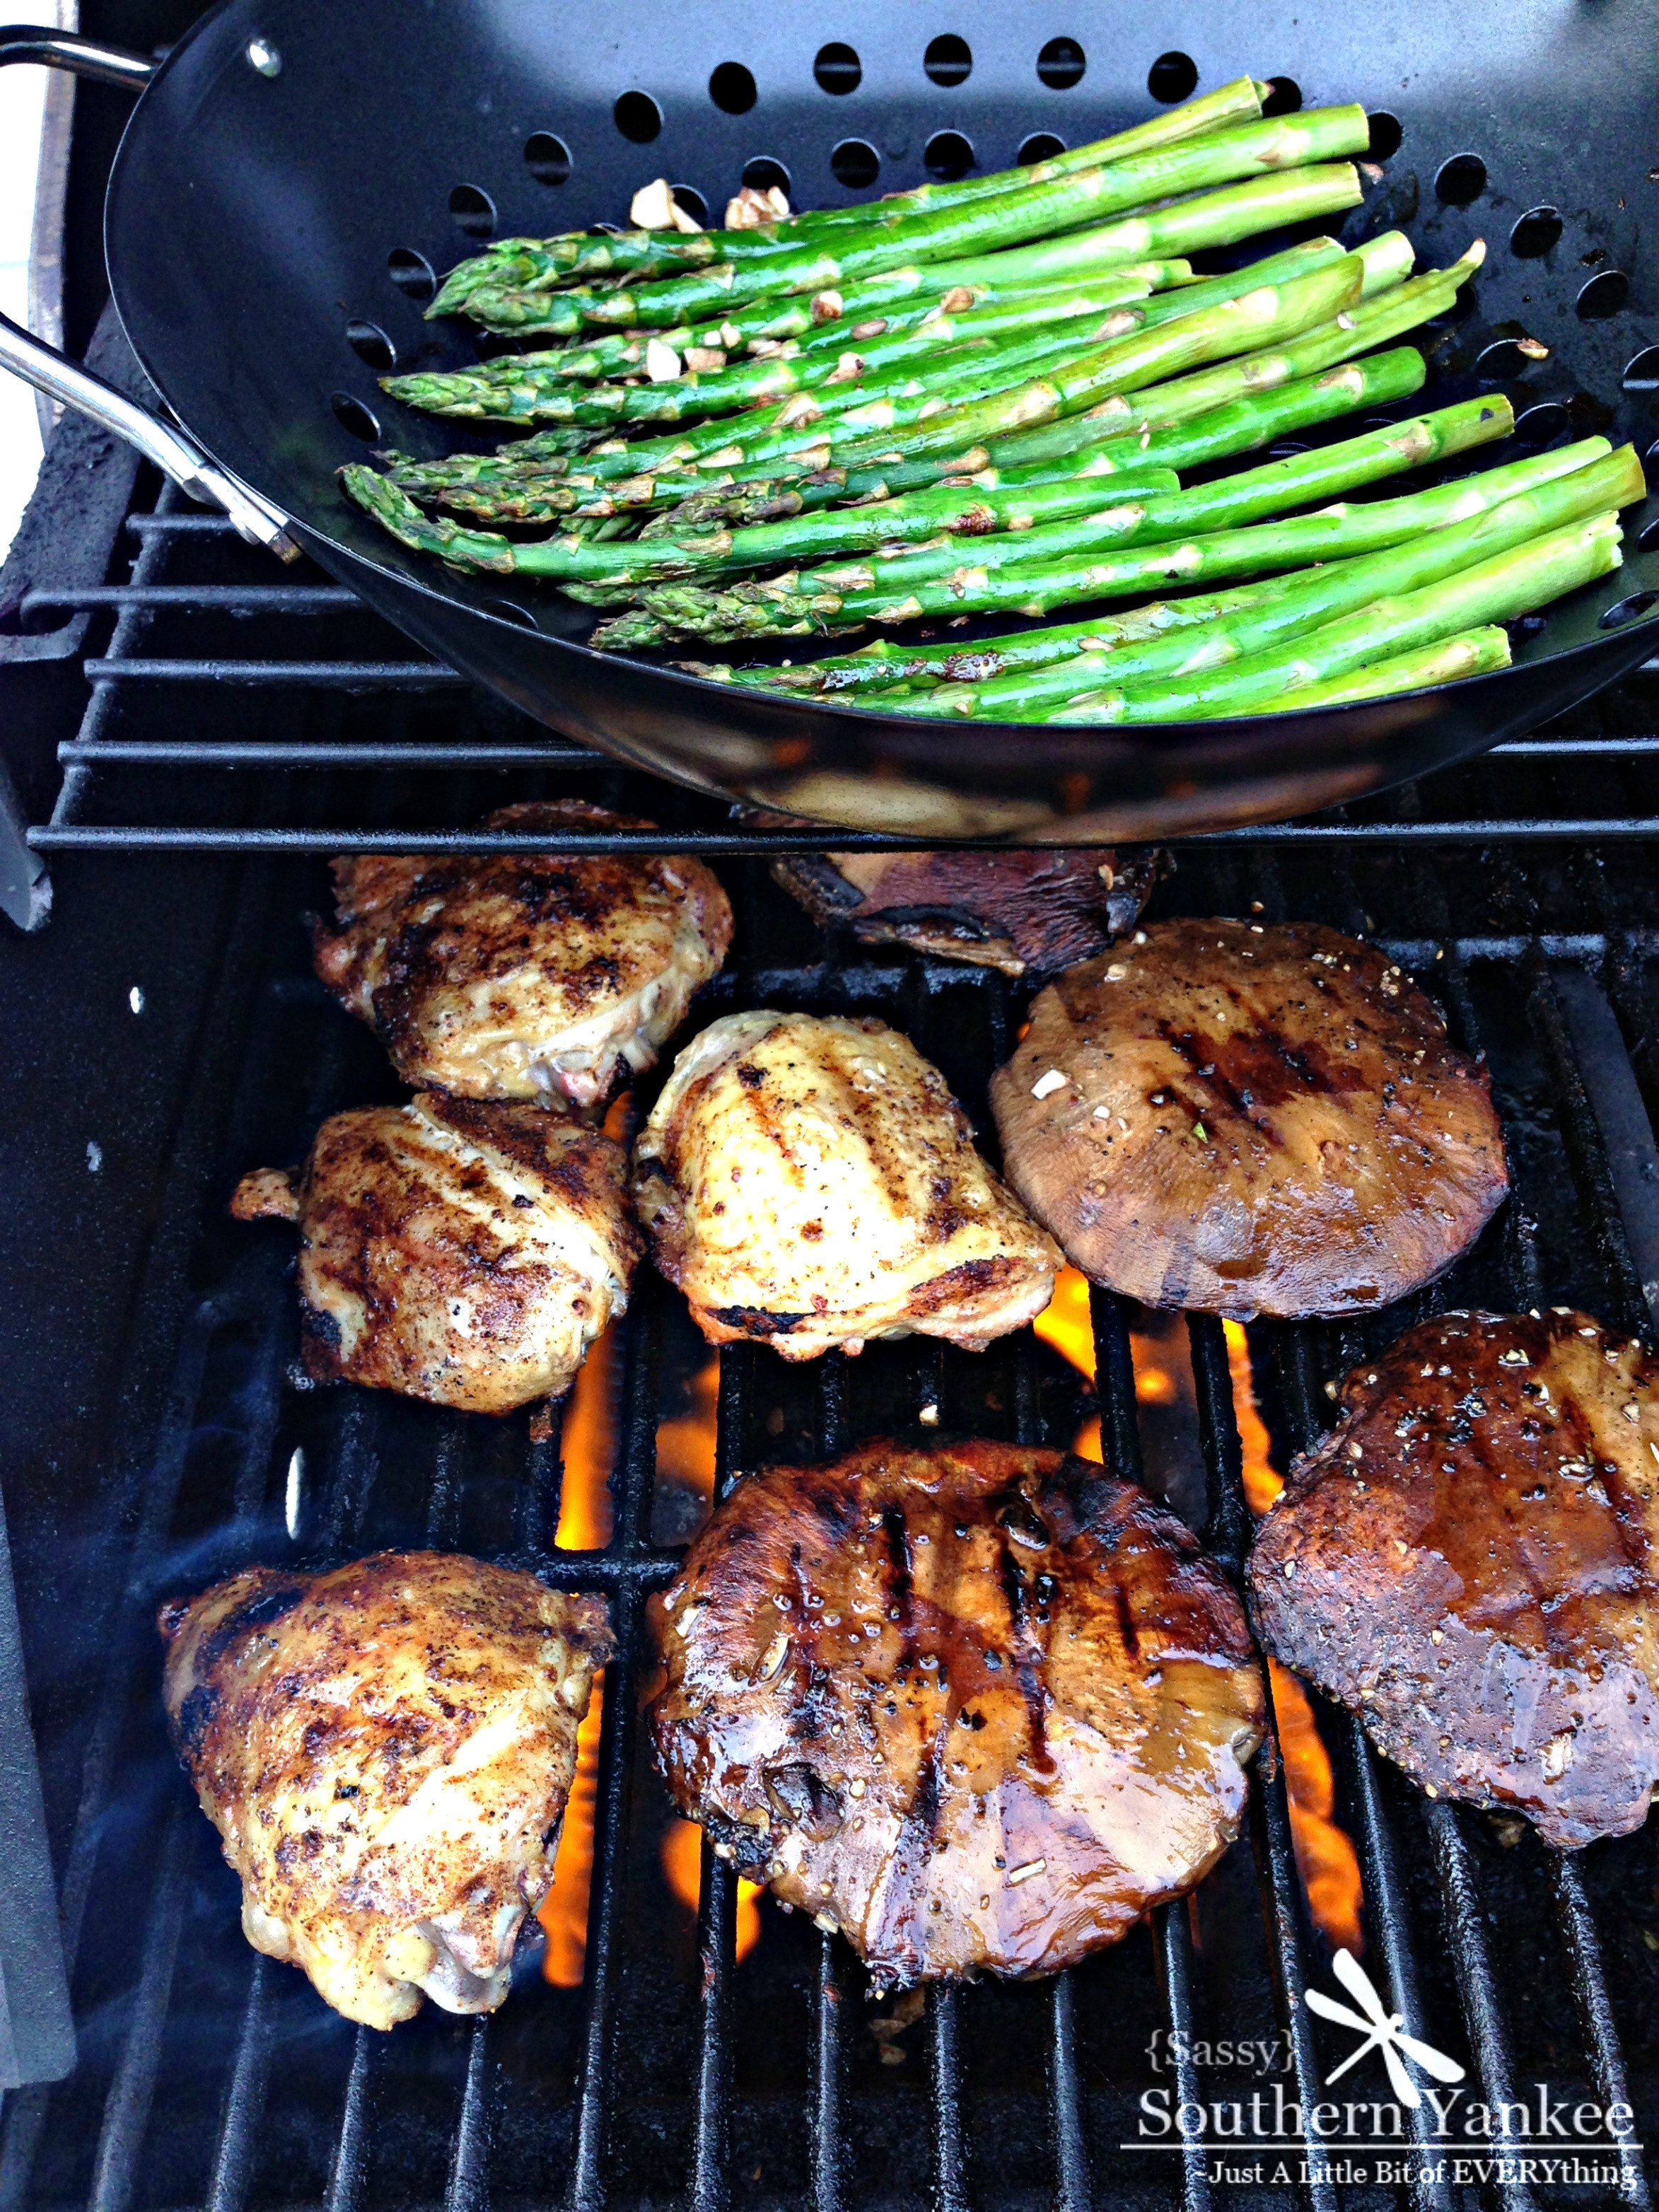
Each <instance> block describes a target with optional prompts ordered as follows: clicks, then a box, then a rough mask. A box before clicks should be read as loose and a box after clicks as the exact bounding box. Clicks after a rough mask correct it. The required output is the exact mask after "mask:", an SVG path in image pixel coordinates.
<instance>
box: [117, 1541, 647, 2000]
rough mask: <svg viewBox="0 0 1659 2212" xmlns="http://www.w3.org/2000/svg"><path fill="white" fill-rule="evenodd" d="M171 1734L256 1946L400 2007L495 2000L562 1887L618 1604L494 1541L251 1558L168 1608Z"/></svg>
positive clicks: (345, 1988)
mask: <svg viewBox="0 0 1659 2212" xmlns="http://www.w3.org/2000/svg"><path fill="white" fill-rule="evenodd" d="M159 1625H160V1627H161V1634H162V1636H163V1638H165V1639H166V1641H167V1668H166V1674H165V1677H164V1684H163V1690H164V1695H165V1698H166V1701H167V1718H168V1721H169V1723H170V1724H171V1727H172V1730H173V1741H174V1742H175V1743H176V1744H177V1746H178V1748H179V1756H180V1758H181V1759H183V1760H184V1763H185V1767H186V1769H187V1770H188V1771H189V1774H190V1778H191V1781H192V1782H193V1783H194V1784H196V1790H197V1796H199V1797H200V1799H201V1801H202V1808H203V1810H204V1812H205V1813H206V1814H207V1816H208V1818H209V1819H210V1820H211V1821H212V1822H213V1825H214V1826H215V1827H216V1828H217V1829H218V1831H219V1833H220V1835H221V1837H222V1838H223V1841H224V1847H225V1857H226V1858H227V1859H228V1861H229V1862H230V1863H231V1865H232V1866H233V1867H234V1869H235V1870H236V1872H237V1873H238V1875H240V1877H241V1881H242V1927H243V1929H244V1932H245V1933H246V1936H247V1939H248V1941H249V1942H250V1943H252V1946H253V1948H255V1950H257V1951H264V1952H265V1953H266V1954H268V1955H269V1956H270V1957H271V1958H273V1959H284V1960H289V1961H290V1962H291V1963H292V1964H293V1965H295V1966H301V1967H303V1968H304V1970H305V1972H307V1974H308V1975H309V1976H310V1977H311V1979H312V1981H313V1983H314V1984H315V1985H316V1987H317V1989H318V1990H319V1992H320V1993H321V1994H322V1996H324V1997H325V1998H326V1999H327V2001H328V2002H329V2003H330V2004H331V2005H332V2006H333V2007H334V2008H335V2009H336V2011H337V2012H343V2014H344V2015H345V2016H346V2018H347V2019H348V2020H357V2021H365V2022H366V2023H367V2024H368V2026H369V2027H392V2024H393V2023H394V2022H395V2021H400V2020H407V2019H408V2018H409V2016H410V2014H411V2013H413V2012H416V2011H418V2010H419V2008H420V2003H421V1997H422V1991H424V1992H425V1994H426V1995H427V1996H429V1997H431V1998H432V1999H433V2000H434V2002H435V2003H437V2004H440V2005H441V2006H442V2007H443V2008H444V2009H445V2010H446V2011H447V2012H490V2011H493V2010H494V2009H495V2007H496V2006H497V2005H498V2004H500V2003H501V2000H502V1999H503V1998H504V1997H505V1996H506V1995H507V1984H508V1979H509V1976H510V1973H511V1969H512V1960H513V1945H514V1944H515V1942H517V1940H518V1935H519V1930H520V1928H521V1927H522V1926H523V1924H524V1920H525V1917H526V1914H527V1913H529V1912H531V1911H533V1910H534V1908H535V1907H536V1906H537V1905H538V1904H539V1903H540V1901H541V1899H543V1897H544V1896H545V1894H546V1893H547V1889H548V1886H549V1884H550V1882H551V1881H552V1878H553V1858H554V1853H555V1851H556V1848H557V1844H558V1837H559V1826H560V1823H561V1822H562V1820H563V1818H564V1807H565V1799H566V1796H568V1792H569V1789H570V1778H571V1776H572V1774H573V1773H574V1771H575V1765H576V1730H577V1728H578V1726H579V1725H580V1721H581V1718H582V1716H583V1714H584V1713H585V1712H586V1711H587V1701H588V1696H589V1692H590V1691H591V1690H592V1682H593V1673H594V1669H595V1668H596V1667H599V1666H600V1665H602V1664H603V1662H605V1659H606V1658H607V1657H609V1656H610V1651H611V1637H610V1631H609V1628H608V1626H607V1623H606V1619H605V1607H604V1605H603V1603H602V1601H600V1600H599V1599H598V1598H592V1597H568V1596H565V1595H562V1594H561V1593H559V1592H558V1591H556V1590H550V1589H545V1588H544V1586H543V1585H542V1584H541V1583H538V1581H537V1580H536V1578H535V1577H534V1576H533V1575H526V1574H517V1573H513V1572H511V1571H508V1570H507V1569H505V1568H502V1567H494V1566H489V1565H486V1564H485V1563H484V1562H483V1561H482V1560H478V1559H447V1558H443V1557H441V1556H440V1555H439V1554H437V1553H432V1552H410V1553H397V1552H382V1553H377V1554H376V1555H375V1556H374V1558H372V1559H359V1560H356V1561H355V1562H354V1563H353V1564H352V1565H349V1566H344V1567H336V1568H335V1569H333V1570H332V1571H331V1572H329V1573H326V1574H320V1575H303V1574H285V1573H283V1572H281V1571H278V1570H276V1569H275V1568H270V1567H250V1568H248V1569H246V1571H244V1572H243V1573H241V1574H240V1575H233V1576H232V1577H231V1578H230V1579H229V1581H228V1582H222V1583H219V1584H218V1585H217V1587H216V1588H215V1589H210V1590H207V1591H205V1592H204V1594H203V1595H201V1596H200V1597H198V1598H195V1599H188V1600H187V1599H179V1600H177V1601H173V1603H171V1604H168V1605H165V1606H163V1607H162V1608H161V1617H160V1623H159Z"/></svg>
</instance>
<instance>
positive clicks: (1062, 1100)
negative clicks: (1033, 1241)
mask: <svg viewBox="0 0 1659 2212" xmlns="http://www.w3.org/2000/svg"><path fill="white" fill-rule="evenodd" d="M991 1104H992V1108H993V1109H994V1112H995V1115H996V1118H997V1127H999V1129H1000V1131H1001V1133H1002V1143H1003V1152H1004V1155H1005V1158H1006V1163H1007V1171H1008V1179H1009V1181H1010V1182H1012V1185H1013V1187H1014V1188H1015V1189H1016V1190H1017V1191H1018V1193H1019V1194H1020V1196H1021V1197H1022V1198H1023V1199H1024V1200H1025V1202H1026V1204H1027V1205H1028V1206H1030V1208H1031V1211H1032V1212H1034V1213H1035V1214H1036V1217H1037V1218H1038V1219H1039V1220H1040V1221H1042V1222H1043V1223H1044V1224H1046V1225H1047V1226H1048V1228H1049V1229H1051V1230H1052V1231H1054V1234H1055V1236H1056V1237H1059V1239H1060V1243H1062V1244H1063V1245H1064V1246H1065V1248H1066V1253H1067V1255H1068V1256H1069V1257H1070V1258H1071V1259H1072V1260H1073V1261H1074V1262H1075V1263H1076V1265H1077V1266H1078V1267H1080V1268H1081V1269H1082V1270H1083V1272H1084V1273H1085V1274H1086V1275H1089V1276H1091V1277H1092V1279H1094V1280H1095V1281H1096V1282H1097V1283H1104V1284H1107V1285H1109V1286H1110V1288H1112V1289H1113V1290H1115V1291H1123V1292H1125V1293H1127V1295H1128V1296H1129V1297H1135V1298H1139V1299H1141V1300H1143V1301H1144V1302H1145V1303H1146V1304H1148V1305H1153V1306H1185V1307H1188V1308H1189V1309H1196V1310H1199V1311H1200V1312H1205V1313H1222V1314H1229V1315H1231V1316H1235V1317H1237V1318H1238V1319H1248V1318H1249V1316H1251V1315H1252V1314H1258V1313H1264V1314H1278V1315H1285V1316H1295V1315H1304V1314H1338V1313H1350V1312H1355V1311H1364V1310H1369V1309H1370V1308H1372V1307H1375V1306H1381V1305H1386V1304H1389V1301H1390V1300H1391V1299H1394V1298H1398V1297H1404V1296H1405V1295H1406V1293H1407V1291H1414V1290H1417V1289H1419V1288H1420V1286H1421V1285H1423V1284H1425V1283H1426V1282H1430V1281H1431V1280H1432V1279H1433V1278H1434V1277H1435V1276H1436V1275H1437V1274H1439V1273H1441V1271H1442V1270H1443V1268H1445V1267H1449V1265H1450V1264H1451V1262H1452V1261H1454V1260H1455V1258H1456V1257H1457V1255H1458V1254H1459V1253H1460V1252H1462V1250H1463V1249H1465V1247H1466V1246H1467V1245H1468V1244H1470V1243H1473V1242H1474V1238H1475V1237H1476V1236H1477V1235H1478V1234H1479V1233H1480V1229H1481V1227H1482V1225H1484V1223H1485V1222H1486V1219H1487V1218H1488V1217H1489V1216H1490V1215H1491V1214H1492V1212H1493V1211H1494V1209H1495V1208H1496V1207H1497V1206H1498V1204H1499V1203H1500V1201H1501V1200H1502V1199H1503V1198H1504V1194H1505V1193H1506V1191H1507V1189H1508V1188H1509V1184H1508V1176H1507V1171H1506V1169H1505V1165H1504V1139H1503V1133H1502V1131H1501V1130H1500V1128H1499V1127H1498V1117H1497V1115H1496V1114H1495V1113H1494V1111H1493V1109H1492V1096H1491V1086H1490V1085H1489V1084H1488V1081H1487V1079H1486V1071H1485V1069H1484V1068H1483V1067H1481V1066H1478V1065H1477V1064H1476V1063H1475V1062H1474V1060H1470V1059H1469V1058H1468V1056H1467V1055H1466V1054H1462V1053H1460V1052H1457V1051H1455V1049H1454V1048H1452V1047H1451V1046H1450V1045H1449V1044H1448V1043H1447V1042H1446V1025H1445V1023H1444V1022H1443V1019H1442V1018H1441V1016H1440V1014H1439V1012H1438V1011H1437V1008H1436V1007H1435V1006H1433V1005H1431V1002H1430V1001H1429V1000H1427V999H1426V998H1425V997H1424V995H1423V994H1422V993H1421V992H1420V991H1419V990H1418V989H1417V987H1415V985H1414V984H1413V982H1412V981H1411V979H1410V978H1409V977H1408V976H1407V975H1402V974H1401V971H1400V969H1397V968H1395V967H1394V966H1392V965H1391V964H1390V963H1389V961H1388V960H1387V959H1386V958H1385V957H1383V954H1382V953H1380V952H1379V951H1376V949H1375V947H1373V946H1371V945H1361V944H1358V943H1357V942H1356V941H1355V940H1354V939H1352V938H1348V937H1342V936H1340V935H1339V934H1338V933H1337V932H1336V931H1334V930H1331V929H1323V928H1321V927H1317V926H1316V925H1314V924H1309V923H1297V924H1293V925H1291V926H1289V927H1282V928H1281V927H1273V928H1269V927H1255V926H1254V925H1246V924H1244V923H1242V922H1237V921H1166V922H1158V923H1155V924H1153V925H1152V927H1149V928H1147V929H1145V930H1141V931H1139V932H1137V933H1136V935H1135V938H1134V941H1133V943H1132V944H1127V945H1115V946H1114V948H1113V949H1112V951H1110V952H1109V953H1103V954H1102V955H1101V956H1100V957H1098V958H1097V959H1094V960H1091V961H1087V962H1085V963H1084V964H1083V965H1082V966H1081V967H1079V968H1073V969H1068V970H1067V971H1066V974H1065V975H1061V976H1060V977H1058V978H1057V979H1056V980H1055V981H1054V982H1053V983H1051V984H1050V985H1049V986H1048V988H1047V989H1046V990H1045V991H1043V992H1042V993H1040V994H1039V995H1038V997H1037V998H1036V1001H1035V1003H1034V1004H1033V1006H1032V1008H1031V1021H1030V1029H1029V1030H1028V1031H1027V1032H1026V1035H1025V1036H1024V1040H1023V1041H1022V1042H1021V1044H1020V1046H1019V1048H1018V1051H1017V1052H1016V1053H1015V1054H1014V1056H1013V1058H1012V1060H1010V1061H1009V1062H1008V1064H1007V1066H1006V1067H1001V1068H999V1069H998V1071H997V1073H996V1074H995V1075H994V1077H993V1079H992V1082H991Z"/></svg>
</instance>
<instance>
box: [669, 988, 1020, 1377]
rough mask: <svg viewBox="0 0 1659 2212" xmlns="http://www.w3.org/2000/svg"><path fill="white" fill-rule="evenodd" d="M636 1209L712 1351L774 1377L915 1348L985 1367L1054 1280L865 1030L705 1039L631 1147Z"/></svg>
mask: <svg viewBox="0 0 1659 2212" xmlns="http://www.w3.org/2000/svg"><path fill="white" fill-rule="evenodd" d="M634 1195H635V1203H636V1205H637V1206H638V1207H639V1210H640V1213H641V1218H643V1219H644V1221H645V1223H646V1225H647V1228H648V1229H649V1230H650V1231H651V1237H652V1241H653V1247H654V1249H655V1254H656V1259H657V1264H658V1266H659V1267H660V1268H661V1269H662V1271H663V1273H665V1275H666V1276H667V1277H668V1279H669V1280H670V1281H671V1282H672V1283H677V1284H678V1285H679V1287H680V1289H681V1290H683V1291H684V1293H685V1295H686V1297H688V1298H689V1299H690V1304H691V1310H692V1314H693V1316H694V1317H695V1319H696V1323H697V1326H698V1327H699V1328H701V1329H702V1333H703V1334H704V1335H705V1336H706V1337H707V1338H708V1340H709V1341H710V1342H711V1343H714V1344H725V1343H731V1342H734V1341H736V1340H739V1339H742V1338H744V1337H758V1338H761V1339H763V1340H766V1341H768V1342H769V1343H770V1344H771V1345H772V1346H773V1347H774V1349H775V1351H777V1352H781V1353H782V1355H783V1357H784V1358H786V1359H812V1358H817V1355H818V1354H819V1353H820V1352H827V1351H829V1350H830V1349H831V1348H832V1347H834V1346H840V1347H841V1348H842V1350H844V1351H847V1352H861V1351H862V1350H863V1349H864V1346H865V1343H866V1340H867V1339H869V1338H871V1337H890V1336H908V1335H909V1334H911V1333H912V1331H919V1332H920V1333H921V1334H923V1335H926V1336H942V1337H945V1339H947V1340H949V1341H950V1342H951V1343H952V1344H957V1345H962V1346H965V1347H966V1348H967V1349H969V1350H970V1351H979V1350H982V1349H983V1347H984V1346H985V1345H987V1343H988V1342H989V1341H990V1340H991V1339H992V1338H993V1337H996V1336H1002V1335H1005V1334H1006V1333H1007V1332H1008V1331H1009V1330H1010V1329H1014V1328H1020V1327H1021V1326H1022V1325H1023V1324H1024V1322H1028V1321H1030V1320H1031V1319H1033V1318H1034V1316H1036V1315H1037V1314H1039V1313H1041V1312H1042V1309H1043V1308H1044V1307H1045V1306H1046V1305H1047V1304H1048V1300H1049V1297H1050V1296H1051V1294H1052V1291H1053V1288H1054V1276H1055V1274H1056V1273H1058V1271H1059V1268H1060V1254H1059V1252H1058V1251H1057V1249H1055V1247H1054V1245H1053V1244H1052V1243H1050V1242H1049V1240H1048V1237H1045V1236H1044V1235H1043V1233H1042V1231H1041V1230H1040V1229H1039V1228H1038V1227H1037V1226H1036V1224H1035V1223H1034V1222H1033V1221H1032V1220H1031V1219H1030V1218H1029V1216H1028V1215H1027V1214H1026V1213H1025V1212H1024V1210H1023V1209H1022V1208H1021V1207H1020V1206H1018V1205H1017V1204H1016V1203H1015V1201H1014V1200H1012V1198H1011V1197H1010V1196H1009V1195H1008V1193H1007V1192H1006V1190H1005V1189H1004V1188H1003V1187H1002V1185H1001V1183H1000V1182H998V1180H997V1178H996V1177H995V1176H994V1175H993V1174H992V1173H991V1170H989V1168H987V1166H986V1164H985V1163H984V1161H983V1160H982V1159H981V1158H980V1156H979V1154H978V1153H977V1152H975V1150H974V1147H973V1143H972V1139H971V1133H970V1131H969V1127H968V1122H967V1119H966V1117H965V1116H964V1115H963V1112H962V1109H961V1108H960V1107H959V1106H958V1105H957V1103H956V1101H955V1100H954V1099H953V1098H952V1097H951V1093H950V1091H949V1090H948V1089H947V1087H946V1085H945V1079H944V1077H943V1076H942V1075H941V1074H940V1073H939V1070H938V1069H937V1068H936V1067H934V1066H932V1065H931V1064H930V1063H929V1062H928V1061H927V1060H924V1059H923V1058H922V1057H921V1054H920V1053H919V1052H918V1051H917V1050H916V1048H915V1046H914V1045H913V1044H912V1043H911V1042H910V1041H909V1039H908V1037H903V1036H900V1035H899V1034H898V1032H897V1031H896V1030H890V1029H889V1028H888V1027H887V1025H886V1024H885V1023H884V1022H878V1021H868V1020H866V1021H852V1020H848V1019H846V1018H843V1017H842V1016H839V1015H831V1016H824V1017H819V1016H815V1015H811V1014H778V1013H770V1012H753V1013H744V1014H727V1015H726V1016H724V1017H723V1018H721V1019H720V1021H717V1022H715V1023H714V1024H713V1025H712V1026H711V1027H710V1028H708V1029H706V1030H704V1031H703V1032H702V1036H698V1037H696V1038H694V1039H693V1040H692V1042H691V1043H690V1044H689V1045H688V1046H687V1047H686V1048H685V1050H684V1052H683V1053H681V1054H680V1056H679V1058H678V1060H676V1062H675V1063H674V1070H673V1073H672V1074H671V1076H670V1077H669V1079H668V1081H667V1083H666V1084H665V1086H664V1088H663V1091H662V1095H661V1097H659V1099H658V1101H657V1103H656V1106H655V1108H654V1109H653V1112H652V1115H651V1118H650V1120H649V1121H647V1124H646V1126H645V1128H644V1129H643V1130H642V1131H641V1135H640V1139H639V1143H638V1145H637V1146H636V1148H635V1164H634Z"/></svg>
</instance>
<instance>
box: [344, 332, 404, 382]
mask: <svg viewBox="0 0 1659 2212" xmlns="http://www.w3.org/2000/svg"><path fill="white" fill-rule="evenodd" d="M345 334H346V343H347V344H348V345H349V347H350V348H351V350H352V351H353V353H355V354H356V356H357V358H358V360H359V361H361V362H366V363H367V365H368V367H369V368H373V369H377V370H379V372H380V374H381V375H383V376H384V375H386V374H389V373H390V372H391V371H392V369H394V368H396V367H397V366H398V349H397V347H396V346H394V345H393V344H392V341H391V339H390V338H389V337H387V336H386V332H385V331H383V330H382V329H381V328H380V325H379V324H378V323H361V322H358V321H356V320H355V319H354V320H353V321H351V322H349V323H348V324H347V325H346V332H345Z"/></svg>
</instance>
